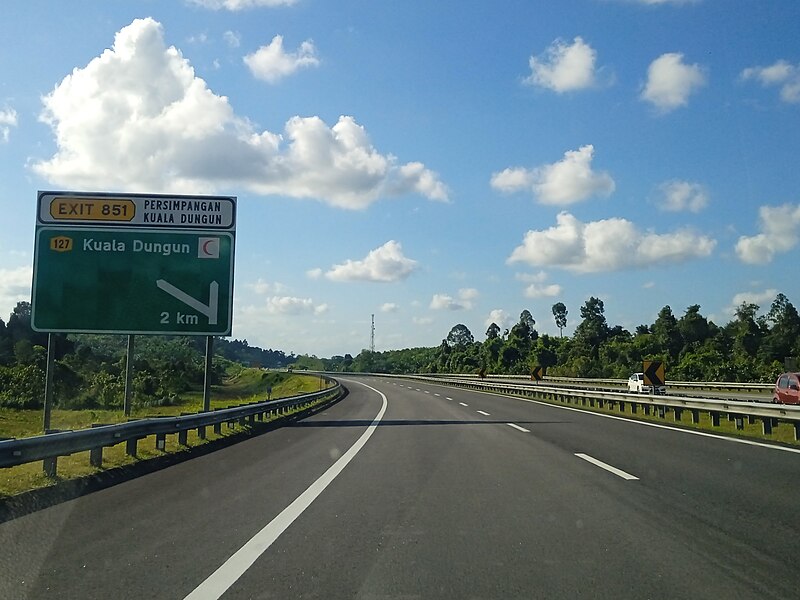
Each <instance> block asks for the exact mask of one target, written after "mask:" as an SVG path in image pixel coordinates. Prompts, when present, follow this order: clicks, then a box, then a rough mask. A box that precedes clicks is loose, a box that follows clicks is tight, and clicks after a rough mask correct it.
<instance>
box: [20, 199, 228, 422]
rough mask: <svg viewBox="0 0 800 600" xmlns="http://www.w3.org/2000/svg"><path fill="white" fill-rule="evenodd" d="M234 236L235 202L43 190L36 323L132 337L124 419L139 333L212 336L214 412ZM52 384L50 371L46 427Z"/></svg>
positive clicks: (208, 374) (68, 330)
mask: <svg viewBox="0 0 800 600" xmlns="http://www.w3.org/2000/svg"><path fill="white" fill-rule="evenodd" d="M235 236H236V198H235V197H233V196H177V195H162V194H116V193H114V194H112V193H85V192H50V191H47V192H39V193H38V196H37V211H36V242H35V247H34V260H33V293H32V302H31V304H32V307H31V326H32V328H33V329H34V330H35V331H42V332H47V333H51V334H52V333H56V332H62V333H114V334H125V335H128V336H129V337H128V353H127V357H128V358H127V368H126V374H125V375H126V376H125V402H124V410H125V414H126V415H130V411H131V395H132V391H133V390H132V366H133V343H134V342H133V335H135V334H155V335H204V336H207V337H208V341H207V346H206V386H205V391H204V399H203V403H204V406H205V407H206V410H207V409H208V405H209V402H210V399H209V390H210V377H211V372H210V368H211V356H210V352H211V348H212V342H211V336H215V335H222V336H225V335H230V333H231V329H232V325H233V323H232V319H233V264H234V247H235ZM53 346H54V344H53V340H52V336H51V340H50V344H49V347H48V357H49V358H48V361H49V362H48V364H49V365H50V364H51V361H52V352H53V351H54V348H53ZM52 387H53V386H52V368H48V384H47V386H46V388H47V393H46V396H47V397H46V399H45V417H44V425H45V428H49V423H50V412H49V411H50V407H51V402H52Z"/></svg>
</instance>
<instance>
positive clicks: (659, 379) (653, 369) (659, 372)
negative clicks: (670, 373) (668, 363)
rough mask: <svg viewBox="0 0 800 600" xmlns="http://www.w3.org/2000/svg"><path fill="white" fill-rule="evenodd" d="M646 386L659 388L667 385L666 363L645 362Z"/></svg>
mask: <svg viewBox="0 0 800 600" xmlns="http://www.w3.org/2000/svg"><path fill="white" fill-rule="evenodd" d="M642 366H643V369H642V370H643V371H644V384H645V385H651V386H654V387H659V386H663V385H665V384H664V382H665V381H666V377H665V376H664V363H662V362H659V361H655V360H645V361H643V364H642Z"/></svg>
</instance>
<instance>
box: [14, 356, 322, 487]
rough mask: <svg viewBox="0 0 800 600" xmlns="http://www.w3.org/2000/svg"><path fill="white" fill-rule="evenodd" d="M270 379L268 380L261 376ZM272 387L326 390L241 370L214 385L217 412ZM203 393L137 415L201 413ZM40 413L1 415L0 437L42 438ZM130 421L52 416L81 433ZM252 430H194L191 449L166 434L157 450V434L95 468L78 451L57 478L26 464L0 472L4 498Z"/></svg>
mask: <svg viewBox="0 0 800 600" xmlns="http://www.w3.org/2000/svg"><path fill="white" fill-rule="evenodd" d="M262 375H267V378H264V377H262ZM265 382H267V383H268V385H270V386H271V387H272V395H271V398H272V399H273V400H276V399H279V398H287V397H290V396H295V395H299V394H304V393H309V392H315V391H318V390H319V389H320V388H321V383H320V379H319V378H317V377H313V376H307V375H293V374H286V373H263V372H262V371H259V370H258V369H242V371H241V372H239V373H237V374H236V375H234V376H233V377H230V378H229V379H227V380H226V381H225V382H224V384H223V385H222V386H214V389H213V390H212V402H211V407H212V409H213V408H225V407H228V406H238V405H242V404H248V403H252V402H256V401H263V400H266V393H265V391H264V387H265V386H264V384H265ZM202 396H203V395H202V392H193V393H189V394H186V399H185V401H184V402H182V403H181V404H180V405H177V406H162V407H157V408H146V409H143V410H141V411H136V412H134V415H133V416H134V418H143V417H150V416H176V415H179V414H181V413H188V412H198V411H199V410H201V409H202V402H203V397H202ZM320 403H321V402H318V403H315V404H314V405H310V406H308V407H306V408H305V409H303V408H298V409H296V410H294V411H292V412H290V413H289V415H292V414H295V413H297V412H300V411H302V410H308V409H309V408H312V407H313V406H317V405H319V404H320ZM285 416H287V415H281V417H277V416H273V417H271V418H267V419H265V420H264V421H263V422H260V421H259V422H257V425H256V429H258V428H261V427H263V426H265V425H267V424H268V423H269V422H272V421H274V420H277V419H279V418H283V417H285ZM41 418H42V413H41V411H38V410H36V411H14V410H7V409H3V410H1V411H0V432H1V433H0V435H3V436H5V437H25V436H26V435H39V434H41ZM126 420H127V418H126V417H125V416H124V415H123V414H122V411H105V410H80V411H69V410H54V411H53V415H52V424H53V428H56V429H81V428H87V427H90V426H91V425H92V424H93V423H105V424H109V423H118V422H122V421H126ZM243 431H244V432H250V431H251V428H250V427H249V426H243V427H242V426H239V425H237V426H236V427H235V428H233V429H229V428H228V426H227V425H225V424H223V427H222V432H221V434H220V435H215V434H214V432H213V430H212V428H210V427H209V428H207V429H206V439H205V440H203V439H200V438H199V437H198V434H197V432H196V431H195V430H191V431H189V432H188V435H187V445H186V446H181V445H179V444H178V442H177V436H176V435H169V436H167V443H166V448H165V450H164V451H161V450H157V449H156V447H155V436H149V437H147V438H144V439H142V440H140V441H139V444H138V452H137V454H138V455H137V457H135V458H134V457H131V456H128V455H127V454H126V453H125V443H124V442H123V443H120V444H117V445H115V446H110V447H106V448H104V449H103V466H102V467H100V468H95V467H92V466H90V464H89V452H79V453H77V454H73V455H71V456H63V457H59V458H58V476H57V477H56V478H55V479H51V478H48V477H46V476H45V475H44V473H43V470H42V463H41V461H37V462H32V463H27V464H24V465H19V466H16V467H8V468H4V469H0V500H3V499H8V498H9V497H12V496H15V495H18V494H22V493H24V492H28V491H31V490H36V489H41V488H46V487H49V486H53V485H56V484H59V483H61V482H65V481H69V480H74V479H79V478H84V477H91V476H95V475H98V474H101V473H104V472H108V471H110V470H113V469H119V468H123V467H130V466H132V465H137V464H140V463H142V462H143V461H148V460H151V459H154V458H159V457H164V456H165V455H169V454H172V453H179V452H191V451H192V449H195V448H198V447H201V446H204V445H206V444H209V443H212V442H215V441H218V440H221V439H225V438H229V437H232V436H236V435H240V434H241V433H242V432H243Z"/></svg>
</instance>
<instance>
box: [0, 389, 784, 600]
mask: <svg viewBox="0 0 800 600" xmlns="http://www.w3.org/2000/svg"><path fill="white" fill-rule="evenodd" d="M343 382H344V383H345V384H346V385H347V387H348V388H349V389H350V394H349V395H348V396H347V397H346V398H345V399H344V400H342V401H341V402H339V403H337V404H335V405H333V406H331V407H330V408H328V409H326V410H324V411H322V412H320V413H318V414H316V415H315V416H313V417H311V418H308V419H306V420H304V421H302V422H299V423H296V424H294V425H291V426H287V427H284V428H281V429H278V430H275V431H273V432H270V433H267V434H265V435H262V436H258V437H254V438H251V439H248V440H247V441H244V442H242V443H240V444H236V445H234V446H231V447H228V448H225V449H222V450H219V451H217V452H214V453H211V454H208V455H205V456H201V457H198V458H195V459H193V460H190V461H187V462H184V463H181V464H178V465H175V466H172V467H169V468H167V469H164V470H161V471H158V472H155V473H151V474H149V475H146V476H143V477H140V478H138V479H135V480H132V481H128V482H126V483H122V484H119V485H116V486H114V487H111V488H108V489H105V490H102V491H98V492H95V493H92V494H89V495H87V496H84V497H82V498H78V499H76V500H72V501H69V502H65V503H63V504H60V505H57V506H53V507H50V508H47V509H45V510H41V511H39V512H36V513H32V514H29V515H26V516H24V517H20V518H17V519H15V520H13V521H9V522H6V523H3V524H2V525H0V598H3V599H16V598H20V599H27V598H37V599H38V598H59V599H64V598H75V599H79V598H81V599H82V598H137V599H141V598H158V599H162V598H163V599H168V598H176V599H186V598H189V599H193V600H194V599H214V598H225V599H244V598H274V599H281V600H284V599H287V598H324V599H330V598H363V599H367V598H375V599H411V598H453V599H459V600H462V599H479V598H500V599H507V598H525V599H530V598H609V599H612V598H613V599H619V598H636V599H643V598H693V599H696V598H714V599H719V598H725V599H736V598H754V599H765V598H781V599H786V598H796V597H798V594H799V593H800V592H798V590H800V569H798V567H797V557H798V549H800V543H799V542H798V540H800V511H799V510H798V505H799V504H800V453H798V452H796V451H793V450H792V449H785V448H779V447H772V446H769V445H766V444H747V443H740V442H733V441H728V440H724V439H718V438H716V437H713V436H707V435H702V434H697V433H687V432H683V431H677V430H675V429H672V428H670V427H666V426H653V425H643V424H637V423H634V422H631V421H628V420H625V419H623V418H618V417H617V418H614V417H608V416H606V417H604V416H600V415H596V414H589V413H584V412H581V411H579V410H576V409H570V408H566V407H553V406H547V405H543V404H539V403H536V402H530V401H524V400H520V399H513V398H505V397H502V396H495V395H489V394H482V393H476V392H470V391H466V390H460V389H457V388H448V387H443V386H437V385H432V384H426V383H422V382H415V381H410V380H409V381H405V380H391V381H388V380H386V381H385V380H382V379H381V378H360V379H358V380H355V379H344V380H343Z"/></svg>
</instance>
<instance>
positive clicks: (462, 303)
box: [430, 288, 479, 310]
mask: <svg viewBox="0 0 800 600" xmlns="http://www.w3.org/2000/svg"><path fill="white" fill-rule="evenodd" d="M478 295H479V294H478V290H476V289H475V288H463V289H460V290H458V298H453V297H452V296H449V295H447V294H434V295H433V298H432V299H431V304H430V308H431V309H433V310H471V309H472V307H473V306H474V300H475V299H476V298H477V297H478Z"/></svg>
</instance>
